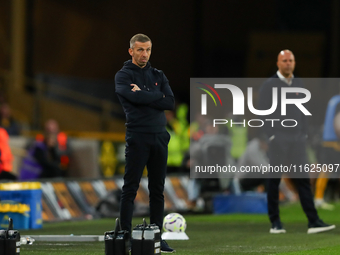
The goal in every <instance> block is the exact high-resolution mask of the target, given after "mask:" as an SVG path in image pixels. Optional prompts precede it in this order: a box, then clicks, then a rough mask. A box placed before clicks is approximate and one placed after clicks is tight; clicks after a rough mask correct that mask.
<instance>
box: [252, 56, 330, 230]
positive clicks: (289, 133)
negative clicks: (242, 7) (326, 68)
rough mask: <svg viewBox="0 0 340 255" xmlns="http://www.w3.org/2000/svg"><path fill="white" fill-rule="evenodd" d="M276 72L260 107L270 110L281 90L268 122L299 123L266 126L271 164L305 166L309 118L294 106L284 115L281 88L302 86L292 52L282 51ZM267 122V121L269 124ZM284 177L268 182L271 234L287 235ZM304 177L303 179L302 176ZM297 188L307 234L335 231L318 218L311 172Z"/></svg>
mask: <svg viewBox="0 0 340 255" xmlns="http://www.w3.org/2000/svg"><path fill="white" fill-rule="evenodd" d="M277 67H278V69H279V70H278V71H277V73H276V74H275V75H274V76H272V77H271V78H269V79H268V80H267V81H266V82H265V83H264V84H263V85H262V87H261V89H260V98H259V108H260V109H261V110H267V109H270V108H271V104H272V89H273V88H274V87H275V88H277V89H278V106H277V109H276V110H275V112H274V113H272V114H271V115H269V116H265V119H276V120H282V119H283V117H284V119H294V120H296V121H297V123H298V124H297V126H295V127H283V126H282V125H281V124H280V123H279V121H276V122H275V124H274V125H273V127H272V123H271V122H269V124H268V125H265V126H264V131H265V134H266V135H267V138H268V139H269V163H270V165H271V166H280V165H287V164H292V165H296V166H299V165H305V164H306V163H307V158H306V136H307V122H306V116H305V115H304V114H303V113H302V112H301V111H300V109H298V108H297V107H296V106H295V105H288V106H287V112H286V116H281V88H283V87H303V84H302V82H301V80H300V79H297V78H295V77H294V75H293V72H294V68H295V58H294V55H293V53H292V52H291V51H290V50H283V51H281V52H280V53H279V55H278V59H277ZM287 95H288V97H289V98H303V97H304V95H303V94H302V93H288V94H287ZM266 123H267V122H266ZM281 174H282V173H280V175H279V176H277V178H270V179H268V183H267V185H268V187H267V198H268V214H269V219H270V221H271V223H272V228H271V229H270V233H272V234H280V233H286V230H285V229H284V228H283V227H282V223H281V220H280V216H279V184H280V181H281ZM300 177H301V176H300ZM294 180H295V181H296V188H297V190H298V193H299V197H300V203H301V205H302V208H303V211H304V212H305V214H306V216H307V218H308V231H307V233H308V234H313V233H319V232H323V231H328V230H331V229H334V228H335V226H334V225H328V224H325V223H324V222H323V221H322V220H321V219H320V218H319V216H318V214H317V211H316V209H315V206H314V202H313V195H312V192H311V185H310V180H309V176H308V173H304V176H303V178H296V179H294Z"/></svg>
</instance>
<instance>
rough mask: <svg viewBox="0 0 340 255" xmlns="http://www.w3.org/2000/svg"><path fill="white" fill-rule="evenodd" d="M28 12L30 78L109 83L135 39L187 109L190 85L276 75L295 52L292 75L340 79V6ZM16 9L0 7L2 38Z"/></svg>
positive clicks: (121, 5) (133, 6) (2, 53)
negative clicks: (147, 45)
mask: <svg viewBox="0 0 340 255" xmlns="http://www.w3.org/2000/svg"><path fill="white" fill-rule="evenodd" d="M27 5H28V6H27V19H26V20H27V40H26V53H27V54H26V75H27V76H29V77H36V76H37V75H39V74H52V75H57V76H66V77H79V78H85V79H91V80H96V79H98V80H108V81H113V79H114V75H115V73H116V72H117V71H118V70H119V69H120V68H121V67H122V65H123V62H124V61H126V60H128V59H130V56H129V55H128V47H129V40H130V38H131V37H132V36H133V35H134V34H136V33H144V34H147V35H148V36H149V37H150V38H151V39H152V42H153V51H152V56H151V60H150V62H151V63H152V65H153V66H155V67H156V68H158V69H161V70H163V71H164V72H165V74H166V75H167V77H168V79H169V80H170V84H171V86H172V88H173V90H174V92H175V95H176V99H177V101H183V102H187V103H189V78H190V77H267V76H271V75H272V74H273V73H274V72H275V71H276V57H277V54H278V53H279V51H280V50H282V49H286V48H288V49H290V50H292V51H293V52H294V53H295V57H296V61H297V67H296V72H295V73H296V75H299V76H302V77H338V76H339V75H340V73H339V72H340V71H339V64H338V63H339V57H340V55H339V32H338V30H339V27H340V24H339V9H340V8H337V7H339V4H338V1H337V0H334V1H333V0H299V1H296V0H295V1H293V0H258V1H253V0H224V1H216V0H213V1H208V0H196V1H194V0H186V1H177V0H175V1H113V0H27ZM10 6H11V1H10V0H1V1H0V22H1V23H0V24H1V27H0V30H1V31H2V33H0V35H2V37H0V38H4V36H5V37H6V36H9V33H10V29H9V27H10V15H9V10H10ZM5 41H6V40H3V42H5ZM7 42H8V41H7ZM7 46H8V47H10V43H9V42H8V45H7ZM1 48H2V49H1V50H0V68H2V69H8V68H9V54H8V51H6V45H5V44H4V43H3V47H1ZM108 91H111V90H108ZM330 93H331V94H332V93H333V91H331V92H330ZM328 98H329V97H328Z"/></svg>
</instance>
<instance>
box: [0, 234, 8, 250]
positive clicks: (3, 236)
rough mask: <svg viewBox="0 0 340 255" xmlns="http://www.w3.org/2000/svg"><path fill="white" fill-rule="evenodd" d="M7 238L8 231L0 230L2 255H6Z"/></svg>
mask: <svg viewBox="0 0 340 255" xmlns="http://www.w3.org/2000/svg"><path fill="white" fill-rule="evenodd" d="M6 236H7V231H6V230H3V229H1V230H0V254H6V253H5V245H6Z"/></svg>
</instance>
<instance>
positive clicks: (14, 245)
mask: <svg viewBox="0 0 340 255" xmlns="http://www.w3.org/2000/svg"><path fill="white" fill-rule="evenodd" d="M8 222H9V223H8V230H7V234H6V240H5V254H6V255H20V245H21V243H20V233H19V231H18V230H13V220H12V219H11V218H9V219H8Z"/></svg>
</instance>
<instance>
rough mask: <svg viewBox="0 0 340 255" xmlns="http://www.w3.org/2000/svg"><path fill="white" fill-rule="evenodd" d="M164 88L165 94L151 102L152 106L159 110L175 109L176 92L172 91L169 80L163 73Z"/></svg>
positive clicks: (162, 89)
mask: <svg viewBox="0 0 340 255" xmlns="http://www.w3.org/2000/svg"><path fill="white" fill-rule="evenodd" d="M162 75H163V78H162V88H161V91H162V93H163V95H164V97H162V98H161V99H158V100H156V101H154V102H152V103H151V104H149V106H150V107H152V108H155V109H157V110H161V111H164V110H173V109H174V108H175V97H174V93H173V92H172V90H171V88H170V85H169V80H168V79H167V78H166V76H165V75H164V73H162Z"/></svg>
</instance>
